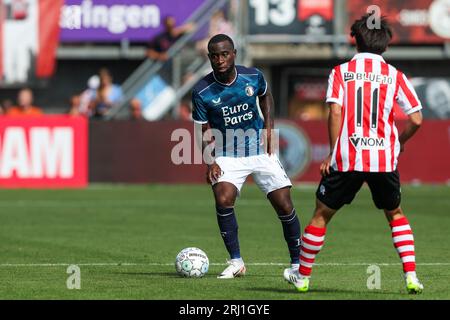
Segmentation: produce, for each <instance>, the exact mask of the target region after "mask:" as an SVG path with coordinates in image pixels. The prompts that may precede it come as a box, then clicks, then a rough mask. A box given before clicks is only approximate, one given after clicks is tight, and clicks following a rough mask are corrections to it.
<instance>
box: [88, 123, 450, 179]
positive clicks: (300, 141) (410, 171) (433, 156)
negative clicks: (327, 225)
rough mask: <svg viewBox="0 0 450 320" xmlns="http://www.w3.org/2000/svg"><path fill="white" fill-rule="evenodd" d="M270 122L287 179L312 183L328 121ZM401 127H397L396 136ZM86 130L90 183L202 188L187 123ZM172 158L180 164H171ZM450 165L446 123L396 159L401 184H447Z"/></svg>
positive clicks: (201, 168)
mask: <svg viewBox="0 0 450 320" xmlns="http://www.w3.org/2000/svg"><path fill="white" fill-rule="evenodd" d="M275 123H276V125H275V127H276V128H277V129H279V136H280V139H279V141H280V143H279V156H280V159H281V161H282V163H283V166H284V168H285V169H286V172H287V174H288V175H289V176H290V178H291V179H292V181H293V182H295V183H298V182H300V183H302V182H312V183H317V182H318V181H319V180H320V173H319V166H320V163H321V162H322V161H323V159H325V157H326V156H327V155H328V153H329V149H330V148H329V144H328V130H327V121H304V122H302V121H290V120H277V121H276V122H275ZM404 124H405V122H398V129H399V132H400V131H401V129H402V128H403V126H404ZM90 129H91V131H90V135H91V138H90V143H91V146H90V150H92V151H91V154H90V158H91V159H90V165H91V167H90V168H91V169H90V181H92V182H128V183H205V180H206V179H205V173H206V166H205V165H204V164H196V163H199V162H197V161H195V159H196V158H195V155H194V151H193V150H194V149H193V148H194V146H193V129H194V125H193V123H191V122H187V121H155V122H146V121H144V122H139V123H136V122H132V121H113V122H97V123H92V124H91V128H90ZM177 132H178V133H179V134H176V133H177ZM149 137H151V139H149ZM111 141H114V143H111ZM130 141H133V143H130ZM183 145H185V146H186V148H185V149H182V148H180V146H183ZM174 155H179V157H178V158H179V159H178V160H180V159H182V160H183V161H182V162H180V163H179V164H176V163H174V159H173V156H174ZM110 159H115V161H110ZM200 160H201V155H200ZM449 163H450V121H448V120H426V121H424V123H423V125H422V127H421V128H420V130H419V131H418V132H417V134H416V135H415V136H414V137H413V138H412V139H411V140H410V141H408V143H407V144H406V148H405V151H404V152H403V153H402V154H401V155H400V157H399V171H400V177H401V181H402V183H411V182H422V183H449V182H450V166H449V165H448V164H449ZM249 180H250V178H249Z"/></svg>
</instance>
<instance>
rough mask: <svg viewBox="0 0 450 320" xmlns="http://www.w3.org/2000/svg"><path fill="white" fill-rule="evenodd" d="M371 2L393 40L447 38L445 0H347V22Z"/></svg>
mask: <svg viewBox="0 0 450 320" xmlns="http://www.w3.org/2000/svg"><path fill="white" fill-rule="evenodd" d="M371 6H378V7H379V9H380V10H379V14H380V15H381V16H386V17H387V18H388V20H389V22H390V23H391V25H392V28H393V32H394V38H393V43H417V44H420V43H423V44H432V43H443V42H445V41H448V40H449V39H450V29H449V27H448V21H449V15H448V12H449V10H450V5H449V2H448V1H446V0H387V1H386V0H372V1H369V2H368V1H365V0H348V1H347V10H348V13H349V18H348V21H349V24H350V25H351V24H352V23H353V21H354V20H355V19H359V18H360V17H361V16H362V15H364V14H366V13H367V10H368V8H369V7H371ZM371 8H372V7H371ZM370 12H372V9H370ZM350 25H349V26H348V28H347V30H350ZM348 33H350V31H349V32H348Z"/></svg>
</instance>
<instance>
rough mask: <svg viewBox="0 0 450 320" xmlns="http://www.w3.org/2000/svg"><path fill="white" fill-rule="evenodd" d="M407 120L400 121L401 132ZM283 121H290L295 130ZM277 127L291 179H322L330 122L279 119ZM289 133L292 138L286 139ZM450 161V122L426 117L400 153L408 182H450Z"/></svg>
mask: <svg viewBox="0 0 450 320" xmlns="http://www.w3.org/2000/svg"><path fill="white" fill-rule="evenodd" d="M405 123H406V122H405V121H400V122H398V123H397V128H398V130H399V133H400V132H401V130H402V128H403V127H404V125H405ZM281 124H289V126H290V127H291V129H286V126H280V125H281ZM277 126H278V127H279V128H280V136H281V143H280V158H281V159H282V162H283V164H284V166H285V168H286V171H288V174H289V176H290V177H291V179H292V180H293V181H296V182H317V181H319V180H320V173H319V166H320V163H321V162H322V160H323V159H324V158H325V157H326V156H327V154H328V152H329V144H328V131H327V123H326V122H325V121H307V122H300V121H297V122H291V121H288V122H286V121H279V122H278V125H277ZM295 129H297V132H295V131H296V130H295ZM302 135H304V137H301V136H302ZM288 136H290V138H285V137H288ZM283 140H285V141H284V143H283ZM283 149H286V150H283ZM301 150H305V151H301ZM302 153H303V155H304V156H303V157H298V158H297V159H295V155H296V154H297V155H300V154H302ZM449 163H450V121H448V120H447V121H444V120H426V121H424V123H423V125H422V127H421V128H420V129H419V131H418V132H417V133H416V135H414V136H413V137H412V138H411V140H410V141H408V142H407V143H406V146H405V151H404V152H403V153H401V154H400V156H399V164H398V169H399V172H400V177H401V181H402V182H404V183H415V182H420V183H449V182H450V167H449V165H448V164H449Z"/></svg>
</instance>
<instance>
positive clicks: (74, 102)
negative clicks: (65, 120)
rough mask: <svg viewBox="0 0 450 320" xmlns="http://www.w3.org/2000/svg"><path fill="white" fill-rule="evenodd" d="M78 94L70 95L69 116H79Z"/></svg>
mask: <svg viewBox="0 0 450 320" xmlns="http://www.w3.org/2000/svg"><path fill="white" fill-rule="evenodd" d="M80 101H81V100H80V96H79V95H73V96H71V97H70V109H69V115H71V116H80V115H81V112H80Z"/></svg>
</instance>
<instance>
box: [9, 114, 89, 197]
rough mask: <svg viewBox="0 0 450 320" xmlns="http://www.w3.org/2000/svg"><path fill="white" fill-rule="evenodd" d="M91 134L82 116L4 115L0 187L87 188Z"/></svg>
mask: <svg viewBox="0 0 450 320" xmlns="http://www.w3.org/2000/svg"><path fill="white" fill-rule="evenodd" d="M87 137H88V131H87V121H86V119H84V118H81V117H69V116H43V117H34V118H9V117H0V187H6V188H66V187H75V188H80V187H85V186H86V185H87V164H88V163H87V150H88V145H87V143H88V141H87Z"/></svg>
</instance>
